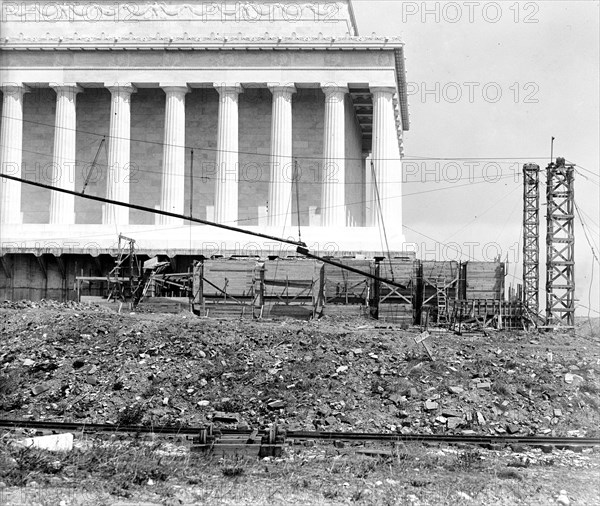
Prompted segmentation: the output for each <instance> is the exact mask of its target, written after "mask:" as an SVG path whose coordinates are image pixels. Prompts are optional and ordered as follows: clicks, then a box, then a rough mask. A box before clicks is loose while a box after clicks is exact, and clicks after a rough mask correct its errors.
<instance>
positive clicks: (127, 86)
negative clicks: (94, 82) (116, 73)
mask: <svg viewBox="0 0 600 506" xmlns="http://www.w3.org/2000/svg"><path fill="white" fill-rule="evenodd" d="M104 87H105V88H106V89H107V90H108V91H110V92H111V93H112V94H113V95H114V94H120V95H131V94H132V93H135V92H136V91H137V88H136V87H135V86H134V85H133V84H131V83H104Z"/></svg>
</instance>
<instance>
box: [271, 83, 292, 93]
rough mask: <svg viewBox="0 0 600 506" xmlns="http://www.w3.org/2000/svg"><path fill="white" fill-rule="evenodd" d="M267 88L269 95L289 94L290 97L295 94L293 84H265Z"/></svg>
mask: <svg viewBox="0 0 600 506" xmlns="http://www.w3.org/2000/svg"><path fill="white" fill-rule="evenodd" d="M267 87H268V88H269V89H270V90H271V93H273V95H275V93H280V94H289V95H290V96H291V95H293V94H294V93H296V86H295V85H294V84H293V83H288V84H281V83H267Z"/></svg>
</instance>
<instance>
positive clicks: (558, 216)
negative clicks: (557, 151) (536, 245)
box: [546, 158, 575, 329]
mask: <svg viewBox="0 0 600 506" xmlns="http://www.w3.org/2000/svg"><path fill="white" fill-rule="evenodd" d="M574 175H575V166H574V165H567V164H565V160H564V158H557V160H556V163H550V164H549V165H548V168H547V182H546V202H547V206H548V210H547V215H546V224H547V228H546V325H547V326H549V327H561V328H570V329H574V328H575V214H574V213H575V205H574V202H575V200H574Z"/></svg>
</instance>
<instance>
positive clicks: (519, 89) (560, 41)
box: [353, 0, 600, 316]
mask: <svg viewBox="0 0 600 506" xmlns="http://www.w3.org/2000/svg"><path fill="white" fill-rule="evenodd" d="M353 4H354V9H355V13H356V18H357V23H358V27H359V30H360V33H361V34H362V35H366V34H370V33H372V32H375V33H377V34H380V35H400V36H401V37H402V38H403V40H404V42H405V56H406V68H407V81H408V83H409V94H410V95H409V110H410V130H409V131H408V132H406V134H405V142H404V147H405V156H406V161H405V166H404V171H405V181H406V184H405V185H404V193H405V194H406V196H405V197H404V201H403V202H404V203H403V209H404V225H405V234H406V238H407V240H409V241H414V242H416V243H417V244H418V245H419V247H420V250H421V251H420V254H419V256H420V257H421V258H425V256H426V255H427V256H428V257H430V256H432V255H433V252H434V251H437V253H438V255H437V256H438V258H440V255H441V256H443V257H448V258H449V259H454V258H455V255H456V256H457V255H458V253H457V250H460V251H461V252H462V254H463V259H466V258H467V257H468V256H469V255H470V256H472V257H475V258H476V259H478V260H493V257H494V256H495V255H496V254H498V253H501V254H502V258H503V259H506V256H507V254H508V259H509V261H510V262H511V264H510V265H509V269H510V275H511V276H512V275H515V274H516V276H517V278H519V279H518V280H517V281H515V280H514V278H512V277H511V276H509V277H508V278H507V284H509V283H510V282H511V281H512V282H514V283H516V282H519V283H520V277H521V264H520V262H521V258H522V255H521V249H522V242H521V240H520V239H521V235H522V231H521V230H522V228H521V227H522V191H523V190H522V182H521V179H519V177H518V176H519V175H520V172H521V168H522V166H523V164H524V163H526V162H534V163H538V164H539V165H540V166H541V167H542V168H545V167H546V166H547V164H548V161H549V159H550V139H551V137H552V136H554V137H556V140H555V145H554V155H555V157H556V156H563V157H565V158H567V160H569V161H572V162H574V163H577V164H578V165H580V166H581V167H583V168H585V169H587V170H589V171H591V173H590V172H587V171H586V170H584V169H579V168H578V170H579V172H578V174H577V175H576V183H575V191H576V202H577V204H578V205H579V207H580V208H581V210H582V211H583V212H584V213H586V214H587V217H586V216H585V215H584V220H585V221H586V223H587V225H588V226H589V233H590V235H591V236H592V237H591V240H592V241H595V243H596V246H597V245H598V243H599V242H600V238H599V232H598V223H599V221H600V219H599V216H600V211H599V192H600V190H599V185H598V184H599V179H600V178H599V175H598V167H599V165H598V161H599V159H600V156H599V139H600V134H599V116H600V112H599V96H600V90H599V71H598V66H599V60H600V58H599V38H598V33H599V31H600V27H599V22H598V20H599V2H597V1H589V0H588V1H571V0H569V1H558V0H557V1H548V0H544V1H541V2H515V1H500V2H485V1H472V2H469V1H465V2H421V1H415V2H412V1H408V2H407V1H401V0H387V1H381V0H353ZM425 158H451V159H458V160H441V161H434V160H423V159H425ZM472 158H474V159H475V160H468V159H472ZM481 158H486V159H489V160H477V159H481ZM495 162H501V164H500V165H497V164H496V163H495ZM436 163H437V164H438V165H437V166H436ZM499 168H500V169H501V170H502V178H501V179H500V178H499V177H498V176H499V174H498V170H499ZM435 174H439V175H440V176H441V177H439V179H440V180H439V181H435V179H436V175H435ZM504 176H506V177H504ZM584 176H585V177H587V178H588V179H587V180H586V179H585V178H584ZM459 178H460V179H459ZM424 180H425V183H423V181H424ZM462 185H466V186H462ZM544 185H545V177H543V178H542V184H541V188H540V190H541V195H542V199H541V201H542V203H544V202H545V186H544ZM431 190H433V191H431ZM423 191H427V192H428V193H421V192H423ZM411 194H412V195H411ZM540 232H541V240H540V242H541V247H542V250H541V258H542V260H545V255H546V252H545V206H544V207H542V216H541V224H540ZM434 240H435V241H438V242H439V243H440V244H438V245H436V244H435V241H434ZM446 242H452V243H454V244H449V246H448V247H444V246H443V245H441V244H442V243H446ZM456 243H457V244H456ZM469 243H477V244H469ZM496 244H497V246H496ZM425 248H428V251H429V252H430V253H427V251H425ZM596 254H597V255H598V250H597V249H596ZM515 260H516V262H517V263H515ZM576 261H577V265H576V282H577V289H576V295H577V297H578V299H579V303H580V304H582V305H585V306H588V305H590V304H589V300H590V297H589V291H590V281H591V274H592V254H591V251H590V247H589V246H588V244H587V241H586V238H585V236H584V234H583V230H582V227H581V225H580V224H579V220H576ZM544 263H545V262H544ZM593 276H594V279H593V285H592V296H591V307H592V308H593V309H594V310H595V311H599V310H600V308H599V296H598V292H599V290H598V286H600V268H599V265H598V264H597V263H596V264H595V265H594V272H593ZM541 277H542V283H543V282H544V279H545V265H542V266H541ZM544 299H545V295H544V294H543V293H542V294H541V301H542V304H543V301H544ZM577 314H578V315H582V316H585V315H587V309H579V310H578V312H577ZM592 315H594V312H592ZM596 316H597V314H596Z"/></svg>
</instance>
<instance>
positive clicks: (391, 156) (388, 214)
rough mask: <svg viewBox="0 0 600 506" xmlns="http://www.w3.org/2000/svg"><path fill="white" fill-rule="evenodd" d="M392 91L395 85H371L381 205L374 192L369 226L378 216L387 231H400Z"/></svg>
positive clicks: (398, 167) (399, 181) (399, 173)
mask: <svg viewBox="0 0 600 506" xmlns="http://www.w3.org/2000/svg"><path fill="white" fill-rule="evenodd" d="M395 92H396V89H395V88H394V87H371V93H372V95H373V164H374V168H375V181H374V183H376V184H377V189H378V190H379V202H380V204H379V203H378V202H377V200H376V198H377V197H376V194H375V195H374V198H375V201H374V202H372V203H371V206H372V208H373V212H372V213H371V217H370V221H369V223H368V225H369V226H371V227H376V226H378V225H379V220H380V217H382V218H383V223H384V225H385V227H386V228H387V229H388V230H392V229H394V230H395V228H398V227H400V229H399V230H397V231H396V232H397V233H399V234H402V229H401V227H402V162H401V160H400V149H399V145H398V134H397V129H396V128H397V127H396V118H395V109H394V94H395ZM367 170H370V168H368V169H367ZM374 193H375V192H374ZM380 205H381V212H380Z"/></svg>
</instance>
